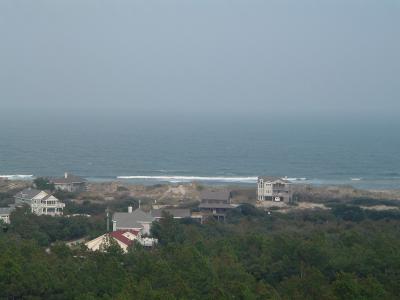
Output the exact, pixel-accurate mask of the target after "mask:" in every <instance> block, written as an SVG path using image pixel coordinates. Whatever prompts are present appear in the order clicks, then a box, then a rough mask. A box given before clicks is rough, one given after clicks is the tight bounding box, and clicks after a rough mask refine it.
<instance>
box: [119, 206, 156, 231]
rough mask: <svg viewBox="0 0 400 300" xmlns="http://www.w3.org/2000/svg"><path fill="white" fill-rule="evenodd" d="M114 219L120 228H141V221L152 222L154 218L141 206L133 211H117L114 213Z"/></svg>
mask: <svg viewBox="0 0 400 300" xmlns="http://www.w3.org/2000/svg"><path fill="white" fill-rule="evenodd" d="M113 221H116V223H117V224H116V225H117V227H118V228H141V227H142V225H141V224H140V223H147V222H149V223H151V222H153V221H154V218H153V216H152V215H151V214H149V213H146V212H144V211H143V210H141V209H140V208H139V209H136V210H135V211H133V212H132V213H129V212H116V213H114V215H113Z"/></svg>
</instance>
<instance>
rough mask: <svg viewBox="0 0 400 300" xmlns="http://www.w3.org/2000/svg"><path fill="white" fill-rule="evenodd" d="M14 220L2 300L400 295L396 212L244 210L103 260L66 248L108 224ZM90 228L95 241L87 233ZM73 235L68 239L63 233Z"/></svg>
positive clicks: (1, 267)
mask: <svg viewBox="0 0 400 300" xmlns="http://www.w3.org/2000/svg"><path fill="white" fill-rule="evenodd" d="M12 218H13V219H12V221H13V222H14V223H13V225H11V226H10V227H9V228H8V230H7V231H6V232H2V233H0V298H2V299H318V300H320V299H346V300H349V299H350V300H351V299H380V300H381V299H398V295H400V219H399V214H398V213H393V212H391V213H387V212H374V213H372V212H371V211H365V210H362V209H360V208H358V207H353V206H338V207H335V208H333V209H332V210H330V211H316V212H312V211H303V212H297V213H290V214H279V213H275V212H273V213H272V214H267V213H265V212H263V211H260V210H258V209H256V208H254V207H252V206H250V205H244V206H242V207H241V208H238V209H235V210H234V211H232V212H231V213H230V215H229V216H228V219H227V222H225V223H217V222H214V221H209V222H207V223H206V224H198V223H195V222H193V221H191V220H183V221H177V220H174V219H172V218H170V217H166V218H164V219H162V220H161V221H160V222H159V223H155V224H154V225H153V228H152V233H153V235H154V236H155V237H157V238H158V239H159V245H158V246H157V247H156V248H154V249H152V250H148V249H143V248H141V247H140V246H138V245H134V246H133V247H132V249H130V251H129V253H128V254H122V252H121V250H120V249H119V248H118V247H116V246H115V245H112V246H110V247H109V249H108V251H107V253H96V252H88V251H86V250H85V249H84V247H80V248H76V249H70V248H68V247H67V246H65V245H64V243H62V242H57V240H62V239H63V238H66V236H68V235H71V234H72V235H75V236H76V237H78V236H80V235H82V234H88V233H90V232H96V231H100V229H101V228H99V227H100V226H101V225H100V224H101V222H100V220H99V222H98V223H96V222H94V223H91V222H92V221H90V218H86V219H84V218H76V219H74V218H69V221H66V220H67V218H42V217H37V216H33V215H30V214H29V213H27V212H22V211H20V210H19V211H17V212H16V213H15V214H13V216H12ZM101 221H102V220H101ZM63 222H64V223H63ZM54 226H56V227H54ZM57 226H58V227H57ZM98 226H99V227H98ZM81 227H84V228H86V229H85V230H86V232H85V233H82V232H78V231H79V228H81ZM63 228H64V229H65V230H66V232H65V234H64V236H63V235H62V234H60V233H58V232H59V231H60V230H61V231H62V230H63ZM66 228H67V229H66ZM43 235H44V236H46V237H47V238H43ZM49 245H50V246H49Z"/></svg>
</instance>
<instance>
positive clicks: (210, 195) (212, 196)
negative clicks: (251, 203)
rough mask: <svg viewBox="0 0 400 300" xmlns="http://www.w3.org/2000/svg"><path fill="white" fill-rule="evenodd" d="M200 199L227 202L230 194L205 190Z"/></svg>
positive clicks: (226, 191) (225, 191)
mask: <svg viewBox="0 0 400 300" xmlns="http://www.w3.org/2000/svg"><path fill="white" fill-rule="evenodd" d="M200 197H201V199H207V200H229V199H230V198H231V192H230V191H228V190H218V191H210V190H205V191H202V192H201V194H200Z"/></svg>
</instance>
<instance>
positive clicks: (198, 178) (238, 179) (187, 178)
mask: <svg viewBox="0 0 400 300" xmlns="http://www.w3.org/2000/svg"><path fill="white" fill-rule="evenodd" d="M117 178H118V179H133V180H135V179H136V180H155V181H168V182H172V183H178V182H190V181H212V182H243V183H256V182H257V177H218V176H217V177H207V176H140V175H138V176H117Z"/></svg>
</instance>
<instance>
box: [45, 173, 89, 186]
mask: <svg viewBox="0 0 400 300" xmlns="http://www.w3.org/2000/svg"><path fill="white" fill-rule="evenodd" d="M66 175H67V176H66V177H65V176H64V177H60V178H50V181H51V182H52V183H54V184H71V183H85V182H86V179H84V178H82V177H79V176H75V175H72V174H66Z"/></svg>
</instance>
